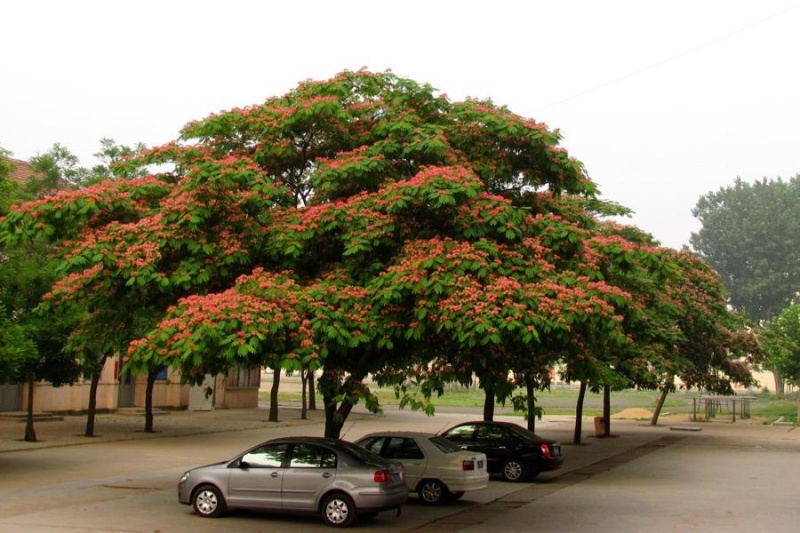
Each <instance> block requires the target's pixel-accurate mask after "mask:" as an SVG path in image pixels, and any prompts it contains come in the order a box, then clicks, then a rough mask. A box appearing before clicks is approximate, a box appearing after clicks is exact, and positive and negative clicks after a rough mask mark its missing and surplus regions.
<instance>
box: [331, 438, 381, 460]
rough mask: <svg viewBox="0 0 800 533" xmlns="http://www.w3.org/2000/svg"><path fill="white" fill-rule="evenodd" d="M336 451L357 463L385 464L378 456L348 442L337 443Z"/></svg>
mask: <svg viewBox="0 0 800 533" xmlns="http://www.w3.org/2000/svg"><path fill="white" fill-rule="evenodd" d="M336 449H337V450H338V451H342V452H344V453H346V454H347V455H349V456H350V457H353V458H354V459H355V460H356V461H357V462H359V463H369V464H383V463H384V462H385V461H384V460H383V458H381V456H380V455H378V454H376V453H373V452H371V451H369V450H367V449H366V448H362V447H361V446H357V445H355V444H353V443H350V442H346V441H339V442H338V443H337V444H336Z"/></svg>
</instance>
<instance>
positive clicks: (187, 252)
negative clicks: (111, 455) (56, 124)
mask: <svg viewBox="0 0 800 533" xmlns="http://www.w3.org/2000/svg"><path fill="white" fill-rule="evenodd" d="M558 142H559V134H558V132H556V131H551V130H549V129H547V128H546V127H545V126H544V125H542V124H539V123H537V122H535V121H533V120H531V119H527V118H523V117H520V116H518V115H515V114H513V113H511V112H510V111H509V110H507V109H505V108H502V107H498V106H496V105H494V104H493V103H492V102H490V101H479V100H467V101H464V102H452V101H450V100H449V99H448V98H447V97H446V96H445V95H441V94H437V93H436V92H435V91H434V90H433V89H432V88H431V87H430V86H427V85H421V84H418V83H416V82H414V81H412V80H408V79H403V78H400V77H397V76H395V75H393V74H391V73H388V72H387V73H371V72H366V71H359V72H344V73H341V74H339V75H337V76H336V77H334V78H333V79H331V80H327V81H322V82H316V81H307V82H304V83H301V84H300V85H299V86H298V87H297V88H296V89H295V90H293V91H291V92H290V93H288V94H286V95H284V96H282V97H276V98H270V99H268V100H267V101H266V102H265V103H263V104H261V105H256V106H252V107H247V108H243V109H233V110H231V111H227V112H222V113H219V114H216V115H212V116H209V117H207V118H206V119H204V120H201V121H198V122H194V123H191V124H189V125H187V126H186V127H185V128H184V130H183V131H182V134H181V138H180V139H179V140H178V141H176V142H173V143H169V144H167V145H165V146H161V147H158V148H154V149H151V150H149V151H148V153H147V155H146V156H145V158H144V159H143V160H141V159H140V160H137V161H135V162H134V163H135V164H136V165H141V164H145V163H146V164H155V163H161V164H165V165H168V168H169V170H168V171H165V172H162V173H159V174H154V175H149V176H146V177H143V178H138V179H132V180H127V181H107V182H102V183H99V184H96V185H93V186H91V187H88V188H86V189H83V190H80V191H75V192H68V193H60V194H59V195H56V196H55V197H52V198H48V199H45V200H42V201H38V202H32V203H28V204H25V205H24V206H22V207H20V208H18V209H15V210H14V211H12V213H10V214H9V216H8V217H7V219H6V220H5V222H4V225H5V227H6V229H7V230H9V231H10V232H12V233H13V234H14V235H16V236H18V237H19V236H24V235H48V236H50V237H52V238H55V239H57V240H59V241H60V242H61V243H62V246H61V252H60V255H59V260H60V261H61V264H62V272H63V276H62V277H61V279H60V280H59V281H58V282H57V283H56V285H55V287H54V289H53V290H52V291H51V293H50V294H49V296H48V302H49V303H51V304H52V303H58V302H60V301H64V300H68V299H70V300H72V299H78V300H80V301H82V302H83V303H84V304H85V305H86V307H87V309H88V310H89V311H90V318H89V322H88V323H87V324H86V325H85V327H84V328H83V329H80V330H78V331H76V333H75V335H74V342H73V345H74V346H80V345H81V342H82V341H85V342H86V344H87V345H89V344H90V341H91V342H94V341H93V339H94V338H95V337H96V335H97V332H98V331H100V328H98V327H97V326H98V325H100V326H102V328H103V329H105V330H107V331H112V332H123V333H121V334H120V335H119V336H118V337H115V339H116V340H124V341H125V342H124V344H126V345H127V346H128V347H129V348H128V351H127V353H128V365H129V367H130V368H131V369H133V370H134V371H150V370H152V369H153V368H157V367H160V366H163V365H171V366H174V367H177V368H180V369H181V371H182V372H183V375H184V376H186V377H187V378H188V379H200V377H201V376H202V375H204V374H206V373H209V372H210V373H216V372H225V371H226V370H227V369H228V368H230V367H231V366H233V365H248V364H269V365H270V366H273V367H275V368H291V369H302V370H318V369H321V370H322V377H321V378H320V382H319V387H320V390H321V392H322V395H323V399H324V404H325V413H326V427H325V434H326V435H328V436H334V437H335V436H338V435H339V434H340V430H341V427H342V425H343V423H344V420H345V419H346V417H347V415H348V414H349V413H350V410H351V409H352V407H353V405H355V403H356V402H358V401H361V400H364V401H366V404H367V406H368V407H370V408H371V409H377V408H378V406H377V403H376V402H375V400H374V397H373V396H372V395H371V394H370V392H369V389H368V387H367V386H366V385H365V383H364V379H365V378H366V376H367V375H368V374H371V373H372V374H377V375H379V376H382V377H383V378H384V379H387V380H388V379H395V380H396V379H397V376H398V375H399V376H400V379H401V380H402V379H403V376H408V375H411V374H412V373H419V372H420V371H421V370H424V372H427V373H428V375H433V374H437V375H439V376H441V375H444V374H445V373H449V374H448V375H449V376H451V378H457V377H458V376H463V375H464V374H465V373H467V372H470V373H471V372H477V373H478V374H479V376H481V378H482V379H483V380H484V381H485V382H486V383H491V382H492V379H493V376H494V377H497V379H498V380H501V379H505V376H507V375H508V373H509V372H510V371H517V370H518V371H519V372H527V373H528V374H530V375H534V374H536V373H537V372H539V373H541V372H543V371H546V370H548V369H549V367H550V366H551V365H552V364H554V363H555V362H557V361H559V360H560V359H561V358H562V357H563V354H564V353H567V354H568V356H569V358H570V360H572V361H583V362H586V364H588V365H589V366H591V367H592V368H593V369H594V371H593V372H594V373H593V374H592V375H595V376H602V375H604V372H605V371H602V370H598V369H599V368H601V367H603V368H606V367H609V365H610V362H609V357H611V356H610V355H608V354H617V353H622V354H627V353H631V352H632V351H633V350H634V348H633V343H632V339H631V336H630V335H628V334H627V333H626V331H625V324H624V321H623V319H624V318H625V316H626V314H627V315H630V316H633V315H636V314H637V313H639V312H640V311H641V305H640V304H639V303H638V302H637V300H636V298H635V295H634V294H633V293H632V292H631V291H630V290H629V289H628V288H626V287H624V286H618V285H614V284H612V283H609V281H608V280H607V279H606V278H605V277H604V276H603V271H602V268H601V264H602V263H603V262H604V261H605V258H604V256H603V254H604V253H605V252H606V251H608V250H606V249H605V248H603V247H602V246H593V245H592V244H591V241H592V239H593V235H594V233H595V231H596V229H597V227H598V226H597V222H596V221H595V219H594V218H593V216H592V214H593V212H594V211H596V210H598V209H599V210H601V211H603V210H605V212H611V211H614V210H615V209H616V207H615V206H614V205H613V204H609V203H603V202H600V201H599V200H597V199H596V198H595V195H596V189H595V186H594V184H593V183H592V182H591V181H590V180H589V179H588V177H587V176H586V174H585V172H584V169H583V167H582V165H581V164H580V163H579V162H578V161H576V160H574V159H572V158H571V157H569V156H568V155H567V153H566V152H565V151H564V150H563V148H561V147H559V145H558ZM623 259H624V254H623ZM92 321H94V322H93V323H92ZM142 324H149V327H147V328H144V329H143V328H142V327H141V325H142ZM134 326H135V327H134ZM143 331H146V333H142V332H143ZM614 357H618V356H616V355H615V356H614ZM587 372H588V371H587ZM498 376H502V377H498Z"/></svg>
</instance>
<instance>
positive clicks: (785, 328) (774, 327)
mask: <svg viewBox="0 0 800 533" xmlns="http://www.w3.org/2000/svg"><path fill="white" fill-rule="evenodd" d="M761 341H762V345H763V346H764V351H765V353H766V365H767V367H768V368H771V369H775V370H777V371H778V372H780V374H781V375H782V376H783V377H784V379H786V380H787V381H789V382H790V383H792V384H794V385H800V303H794V304H792V305H790V306H788V307H786V308H785V309H783V311H781V313H780V314H779V315H777V316H774V317H772V318H771V319H770V320H768V321H767V322H766V323H765V324H764V327H763V332H762V336H761Z"/></svg>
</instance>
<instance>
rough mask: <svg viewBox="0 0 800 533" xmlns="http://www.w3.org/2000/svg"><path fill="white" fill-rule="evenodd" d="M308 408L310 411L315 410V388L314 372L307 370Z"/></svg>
mask: <svg viewBox="0 0 800 533" xmlns="http://www.w3.org/2000/svg"><path fill="white" fill-rule="evenodd" d="M307 379H308V408H309V410H311V411H316V410H317V390H316V386H315V385H314V372H312V371H310V370H309V372H308V376H307Z"/></svg>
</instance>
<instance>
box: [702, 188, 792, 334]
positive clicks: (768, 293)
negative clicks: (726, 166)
mask: <svg viewBox="0 0 800 533" xmlns="http://www.w3.org/2000/svg"><path fill="white" fill-rule="evenodd" d="M798 213H800V176H795V177H793V178H791V179H789V180H788V181H784V180H782V179H780V178H778V179H775V180H772V179H770V180H767V179H766V178H764V179H763V180H761V181H756V182H754V183H752V184H750V183H746V182H744V181H742V180H741V179H739V178H737V179H736V181H735V182H734V184H733V186H729V187H725V188H721V189H720V190H719V191H717V192H711V193H708V194H706V195H705V196H703V197H701V198H700V199H699V200H698V202H697V205H696V206H695V208H694V209H693V210H692V214H693V215H694V216H695V217H696V218H697V219H699V220H700V222H701V223H702V225H703V227H702V228H701V229H700V230H699V231H698V232H697V233H693V234H692V236H691V238H690V243H691V245H692V248H694V250H695V251H696V252H697V254H698V255H699V256H700V257H702V258H703V259H705V260H706V262H708V264H710V265H711V266H712V267H713V268H714V269H715V270H716V271H717V272H719V273H720V275H721V276H722V282H723V284H724V285H725V287H726V288H727V289H728V292H729V294H730V303H731V305H732V306H733V307H734V308H736V309H737V310H739V311H741V312H742V313H744V314H745V315H746V316H747V317H749V318H750V319H751V320H753V321H754V322H756V323H758V322H760V321H762V320H767V319H769V318H771V317H772V316H773V315H775V314H776V313H778V312H780V310H781V309H783V308H785V307H786V306H787V305H788V304H789V302H791V300H792V298H793V297H794V295H795V294H796V292H797V291H798V288H800V266H799V265H800V216H798Z"/></svg>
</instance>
